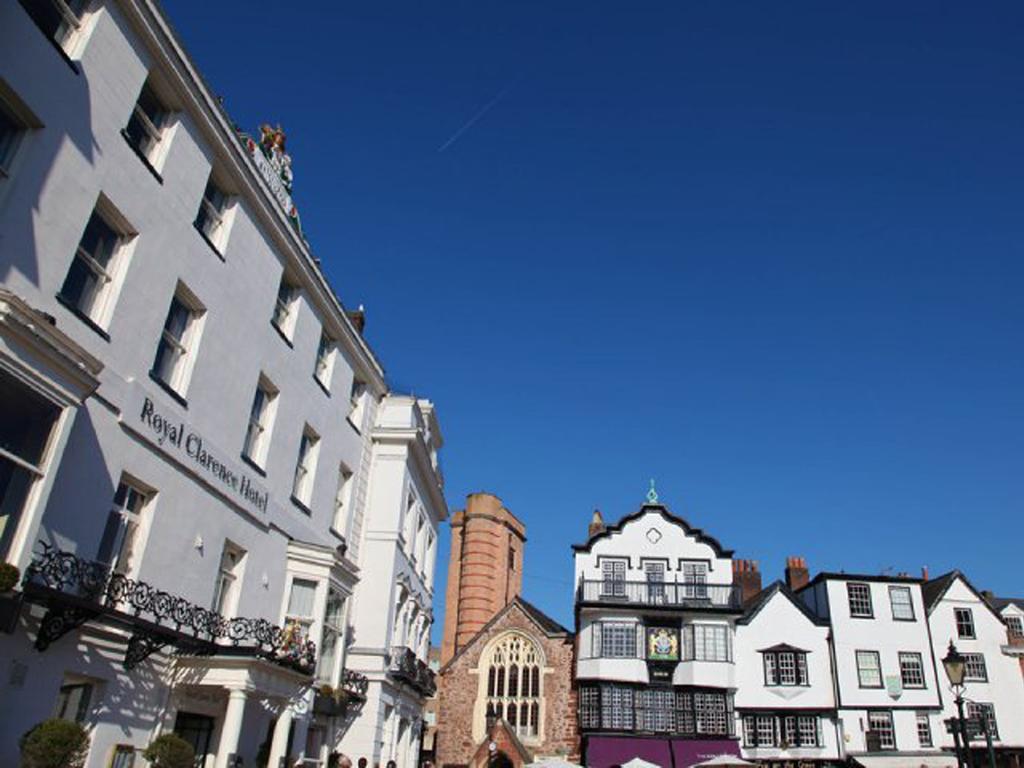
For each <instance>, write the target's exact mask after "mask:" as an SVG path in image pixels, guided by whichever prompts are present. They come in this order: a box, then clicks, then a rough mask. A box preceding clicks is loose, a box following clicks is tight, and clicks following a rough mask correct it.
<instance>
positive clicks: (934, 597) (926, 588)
mask: <svg viewBox="0 0 1024 768" xmlns="http://www.w3.org/2000/svg"><path fill="white" fill-rule="evenodd" d="M957 579H959V580H960V581H962V582H963V583H964V585H965V586H966V587H967V588H968V589H969V590H971V592H973V593H974V596H975V597H977V598H978V599H979V600H980V601H981V604H982V605H984V606H985V607H986V608H988V609H989V610H990V611H992V613H993V614H995V616H996V618H998V619H999V620H1000V621H1002V620H1003V617H1002V616H1001V615H1000V613H999V609H998V608H996V606H995V605H994V601H992V600H989V599H988V598H986V597H985V595H983V594H981V592H979V591H978V590H976V589H975V588H974V585H973V584H971V582H970V580H969V579H968V578H967V577H966V576H964V575H963V574H962V573H961V572H960V571H956V570H953V571H950V572H949V573H944V574H942V575H941V576H936V577H935V578H934V579H931V580H930V581H925V582H922V583H921V593H922V595H923V596H924V608H925V610H926V611H927V612H928V613H931V612H932V609H933V608H934V607H935V606H936V605H937V604H938V602H939V601H940V600H941V599H942V597H943V595H945V594H946V591H947V590H948V589H949V588H950V587H951V586H952V585H953V582H954V581H956V580H957Z"/></svg>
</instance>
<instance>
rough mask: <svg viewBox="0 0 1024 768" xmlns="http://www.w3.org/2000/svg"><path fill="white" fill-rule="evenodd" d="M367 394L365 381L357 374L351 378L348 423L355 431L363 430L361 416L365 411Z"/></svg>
mask: <svg viewBox="0 0 1024 768" xmlns="http://www.w3.org/2000/svg"><path fill="white" fill-rule="evenodd" d="M368 396H369V389H368V387H367V385H366V382H365V381H363V380H362V379H360V378H359V377H358V376H353V378H352V389H351V390H350V391H349V396H348V401H349V412H348V420H349V423H350V424H351V425H352V426H353V427H355V428H356V430H357V431H359V432H362V431H363V417H364V415H365V412H366V398H367V397H368Z"/></svg>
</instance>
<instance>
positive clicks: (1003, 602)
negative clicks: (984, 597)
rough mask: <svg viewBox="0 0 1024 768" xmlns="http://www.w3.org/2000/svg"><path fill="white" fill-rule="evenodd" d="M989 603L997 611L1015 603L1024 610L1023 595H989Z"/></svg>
mask: <svg viewBox="0 0 1024 768" xmlns="http://www.w3.org/2000/svg"><path fill="white" fill-rule="evenodd" d="M989 603H991V604H992V607H993V608H995V609H996V610H997V611H1001V610H1003V608H1005V607H1006V606H1008V605H1015V606H1017V607H1018V608H1020V609H1021V610H1022V611H1024V597H991V598H989Z"/></svg>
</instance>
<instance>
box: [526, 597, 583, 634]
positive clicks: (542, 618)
mask: <svg viewBox="0 0 1024 768" xmlns="http://www.w3.org/2000/svg"><path fill="white" fill-rule="evenodd" d="M516 599H517V600H518V601H519V603H520V605H521V606H522V608H523V610H524V611H526V613H527V614H529V616H530V618H531V619H533V620H534V621H535V622H537V624H538V626H540V628H541V629H543V630H544V631H545V632H546V633H547V634H549V635H570V634H572V632H571V631H570V630H568V629H566V628H565V627H563V626H562V625H561V624H559V623H558V622H557V621H555V620H554V619H552V618H551V617H550V616H548V615H547V614H546V613H544V611H542V610H541V609H540V608H538V607H537V606H536V605H534V604H533V603H531V602H530V601H528V600H524V599H523V598H521V597H517V598H516Z"/></svg>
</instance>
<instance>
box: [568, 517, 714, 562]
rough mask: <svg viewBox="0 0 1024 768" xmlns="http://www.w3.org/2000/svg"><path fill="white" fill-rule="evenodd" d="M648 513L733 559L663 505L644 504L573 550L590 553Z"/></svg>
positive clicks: (698, 530) (574, 545)
mask: <svg viewBox="0 0 1024 768" xmlns="http://www.w3.org/2000/svg"><path fill="white" fill-rule="evenodd" d="M648 512H657V513H658V514H659V515H661V516H662V517H663V518H664V519H665V520H666V521H667V522H669V523H671V524H672V525H677V526H680V527H681V528H682V529H683V530H684V531H685V532H686V533H687V534H688V535H691V536H695V537H696V539H697V541H699V542H700V543H701V544H708V545H710V546H711V548H712V549H713V550H715V555H716V556H718V557H732V555H733V551H732V550H731V549H723V548H722V545H721V544H720V543H719V541H718V539H716V538H715V537H714V536H711V535H709V534H707V533H704V531H703V530H701V529H700V528H694V527H693V526H692V525H690V524H689V523H688V522H686V521H685V520H684V519H683V518H681V517H679V515H674V514H672V513H671V512H669V511H668V507H666V506H664V505H662V504H644V505H643V506H642V507H640V509H638V510H637V511H636V512H633V513H632V514H629V515H626V516H625V517H624V518H622V519H621V520H619V521H618V522H617V523H613V524H612V525H609V526H607V527H606V528H605V529H604V530H603V531H601V532H600V533H595V534H594V535H593V536H591V537H590V538H589V539H587V541H586V543H584V544H573V545H572V548H573V550H575V551H576V552H589V551H590V548H591V547H592V546H594V544H595V543H596V542H598V541H600V540H601V539H605V538H608V537H609V536H611V535H612V534H613V533H618V532H619V531H621V530H622V529H623V527H624V526H625V525H626V524H627V523H631V522H633V521H634V520H636V519H637V518H639V517H642V516H643V515H645V514H647V513H648Z"/></svg>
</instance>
